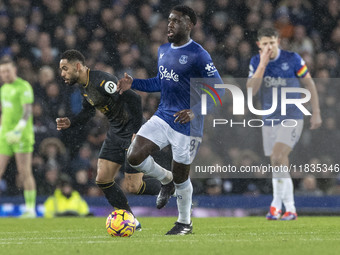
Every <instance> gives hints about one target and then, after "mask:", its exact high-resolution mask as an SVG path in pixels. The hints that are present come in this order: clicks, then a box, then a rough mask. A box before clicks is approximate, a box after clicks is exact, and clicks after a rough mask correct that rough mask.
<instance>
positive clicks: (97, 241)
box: [0, 217, 340, 255]
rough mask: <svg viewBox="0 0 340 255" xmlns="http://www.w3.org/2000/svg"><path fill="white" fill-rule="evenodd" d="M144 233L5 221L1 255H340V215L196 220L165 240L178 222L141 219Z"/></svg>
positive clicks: (90, 222)
mask: <svg viewBox="0 0 340 255" xmlns="http://www.w3.org/2000/svg"><path fill="white" fill-rule="evenodd" d="M138 219H139V221H140V222H141V223H142V226H143V230H142V231H141V232H136V233H135V234H134V235H133V236H132V237H130V238H119V237H116V238H113V237H111V236H109V235H108V234H107V232H106V229H105V219H104V218H58V219H41V218H38V219H32V220H28V219H16V218H1V219H0V254H4V255H5V254H6V255H9V254H15V255H20V254H25V255H29V254H35V255H40V254H44V255H45V254H46V255H51V254H58V255H59V254H81V255H82V254H95V255H102V254H117V255H118V254H119V255H120V254H134V255H144V254H157V255H158V254H176V255H177V254H207V255H210V254H219V255H222V254H247V255H249V254H251V255H256V254H285V255H288V254H294V255H295V254H308V255H310V254H318V255H325V254H340V217H299V219H298V220H297V221H289V222H283V221H267V220H266V219H265V218H264V217H245V218H194V219H193V223H194V225H193V226H194V234H192V235H188V236H165V235H164V234H165V232H166V231H167V230H169V229H170V228H171V227H172V226H173V223H174V222H175V220H176V219H175V218H138Z"/></svg>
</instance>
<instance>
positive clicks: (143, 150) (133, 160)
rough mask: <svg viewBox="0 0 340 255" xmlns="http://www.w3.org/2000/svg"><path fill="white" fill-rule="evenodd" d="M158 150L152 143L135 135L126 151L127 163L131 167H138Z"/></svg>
mask: <svg viewBox="0 0 340 255" xmlns="http://www.w3.org/2000/svg"><path fill="white" fill-rule="evenodd" d="M159 149H160V148H159V147H158V145H157V144H155V143H154V142H153V141H151V140H149V139H148V138H145V137H143V136H140V135H137V136H136V138H135V139H134V140H133V142H132V143H131V145H130V147H129V149H128V152H127V161H128V163H129V164H131V165H133V166H136V165H139V164H141V163H142V162H143V161H144V160H145V159H146V158H147V157H148V156H150V155H151V154H152V153H153V152H155V151H159Z"/></svg>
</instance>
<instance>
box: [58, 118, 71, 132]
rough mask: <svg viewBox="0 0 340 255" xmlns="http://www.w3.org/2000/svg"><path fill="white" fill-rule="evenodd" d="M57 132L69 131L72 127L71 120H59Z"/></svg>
mask: <svg viewBox="0 0 340 255" xmlns="http://www.w3.org/2000/svg"><path fill="white" fill-rule="evenodd" d="M55 121H56V122H57V130H62V129H67V128H69V127H70V126H71V121H70V119H69V118H67V117H66V118H57V119H56V120H55Z"/></svg>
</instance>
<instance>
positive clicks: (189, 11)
mask: <svg viewBox="0 0 340 255" xmlns="http://www.w3.org/2000/svg"><path fill="white" fill-rule="evenodd" d="M171 11H177V12H181V13H182V14H184V15H188V17H189V18H190V20H191V22H192V24H194V25H196V23H197V16H196V13H195V11H194V10H193V9H192V8H190V7H189V6H186V5H176V6H175V7H173V8H172V9H171Z"/></svg>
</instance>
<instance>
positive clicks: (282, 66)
mask: <svg viewBox="0 0 340 255" xmlns="http://www.w3.org/2000/svg"><path fill="white" fill-rule="evenodd" d="M281 69H282V70H283V71H287V70H288V69H289V65H288V63H287V62H284V63H282V65H281Z"/></svg>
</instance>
